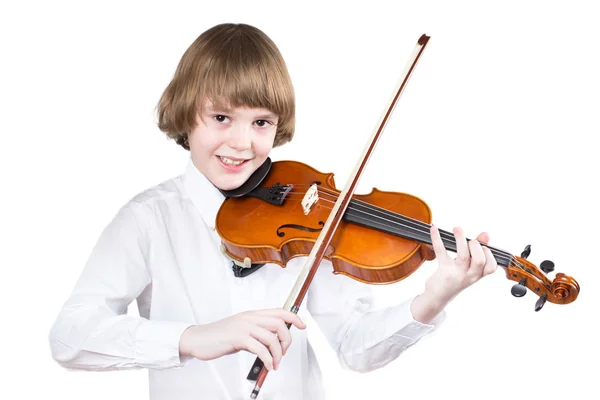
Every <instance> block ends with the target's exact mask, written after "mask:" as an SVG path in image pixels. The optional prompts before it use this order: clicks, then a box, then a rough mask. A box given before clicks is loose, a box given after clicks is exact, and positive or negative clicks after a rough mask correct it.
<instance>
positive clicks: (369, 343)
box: [49, 159, 445, 400]
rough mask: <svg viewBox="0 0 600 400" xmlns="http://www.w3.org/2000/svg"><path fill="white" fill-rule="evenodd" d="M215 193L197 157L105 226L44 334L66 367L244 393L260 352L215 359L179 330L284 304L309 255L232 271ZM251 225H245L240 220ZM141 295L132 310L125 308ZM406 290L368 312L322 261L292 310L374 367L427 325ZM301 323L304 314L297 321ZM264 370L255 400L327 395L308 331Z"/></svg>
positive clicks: (212, 395)
mask: <svg viewBox="0 0 600 400" xmlns="http://www.w3.org/2000/svg"><path fill="white" fill-rule="evenodd" d="M223 201H224V197H223V195H222V194H221V193H220V192H219V191H218V190H217V189H216V188H215V187H214V186H213V185H212V184H211V183H210V181H208V180H207V179H206V178H205V177H204V176H203V175H202V174H201V173H200V172H199V171H198V170H197V169H196V167H195V166H194V164H193V163H192V161H191V159H190V161H189V164H188V167H187V169H186V171H185V173H184V174H182V175H180V176H178V177H175V178H173V179H170V180H168V181H165V182H163V183H161V184H159V185H157V186H155V187H153V188H150V189H147V190H145V191H143V192H141V193H139V194H138V195H137V196H135V197H134V198H132V199H131V200H130V201H129V202H128V203H127V204H125V205H124V206H123V207H122V208H121V209H120V210H119V212H118V213H117V214H116V216H115V217H114V219H113V220H112V221H111V222H110V223H109V224H108V226H107V227H106V228H105V230H104V231H103V232H102V234H101V236H100V238H99V240H98V242H97V244H96V246H95V247H94V249H93V251H92V252H91V254H90V257H89V259H88V261H87V263H86V265H85V268H84V270H83V272H82V275H81V276H80V278H79V280H78V281H77V283H76V286H75V288H74V290H73V292H72V294H71V296H70V297H69V298H68V300H67V301H66V303H65V304H64V308H63V309H62V310H61V312H60V314H59V315H58V317H57V319H56V322H55V323H54V325H53V326H52V329H51V332H50V338H49V341H50V347H51V351H52V355H53V357H54V359H55V360H56V361H57V362H58V363H60V364H61V365H62V366H64V367H67V368H78V369H87V370H111V369H129V368H147V369H148V371H149V381H150V399H152V400H188V399H189V400H191V399H194V400H198V399H230V400H237V399H247V398H249V395H250V393H251V391H252V388H253V387H254V383H253V382H250V381H248V380H246V375H247V374H248V371H249V369H250V367H251V366H252V364H253V362H254V360H255V359H256V356H255V355H254V354H251V353H249V352H244V351H240V352H238V353H236V354H233V355H228V356H224V357H220V358H218V359H215V360H212V361H201V360H197V359H195V358H189V359H180V357H179V339H180V336H181V334H182V332H183V331H184V330H185V329H186V328H187V327H188V326H190V325H192V324H206V323H210V322H213V321H216V320H220V319H223V318H226V317H228V316H231V315H233V314H237V313H240V312H243V311H246V310H252V309H267V308H275V307H282V306H283V305H284V303H285V301H286V299H287V297H288V295H289V293H290V290H291V288H292V286H293V285H294V283H295V281H296V278H297V277H298V274H299V271H300V268H301V267H302V265H303V261H304V260H305V257H298V258H296V259H293V260H291V261H290V262H289V263H288V264H287V267H286V268H282V267H281V266H279V265H277V264H266V265H265V266H263V267H262V268H261V269H259V270H258V271H256V272H254V273H253V274H251V275H249V276H247V277H244V278H237V277H235V276H234V274H233V272H232V269H231V261H229V260H227V259H226V258H225V257H224V256H223V255H222V254H221V252H220V251H219V244H220V239H219V236H218V234H217V233H216V231H215V228H214V225H215V217H216V214H217V211H218V210H219V208H220V206H221V204H222V202H223ZM248 229H251V227H248ZM134 300H137V302H138V309H139V311H140V316H139V317H138V316H133V315H127V307H128V305H129V304H130V303H131V302H132V301H134ZM411 301H412V299H410V300H409V301H406V302H404V303H402V304H400V305H398V306H396V307H391V308H387V309H382V310H377V311H373V312H369V311H372V307H373V300H372V297H371V294H370V287H369V285H367V284H363V283H360V282H357V281H354V280H353V279H351V278H348V277H345V276H342V275H334V274H333V273H332V266H331V263H330V262H328V261H323V263H322V264H321V266H320V267H319V270H318V272H317V274H316V275H315V277H314V280H313V282H312V283H311V286H310V289H309V291H308V293H307V296H306V298H305V299H304V302H303V304H302V307H301V308H300V311H299V313H298V314H299V316H300V317H301V318H302V317H303V316H305V315H306V313H310V315H311V317H312V318H313V319H314V321H316V323H317V324H318V326H319V328H320V329H321V330H322V331H323V333H324V335H325V336H326V337H327V339H328V342H329V343H330V344H331V346H332V347H333V349H335V350H336V352H337V353H338V355H339V360H340V363H341V365H342V366H343V367H345V368H351V369H354V370H358V371H370V370H373V369H376V368H379V367H382V366H384V365H386V364H387V363H389V362H390V361H392V360H393V359H395V358H396V357H398V356H399V355H400V354H401V353H402V352H403V351H404V350H405V349H406V348H408V347H409V346H411V345H413V344H414V343H416V342H417V341H418V340H419V339H420V338H422V337H423V336H424V335H426V334H428V333H429V332H431V331H432V330H433V329H435V327H436V326H437V325H439V323H441V322H442V321H443V319H444V317H445V314H444V313H443V312H442V313H441V314H440V315H438V317H437V318H436V319H435V320H434V321H433V322H432V323H431V324H422V323H420V322H418V321H416V320H414V319H413V316H412V314H411V312H410V303H411ZM304 320H305V321H306V318H304ZM291 334H292V344H291V346H290V348H289V349H288V352H287V353H286V355H285V356H284V357H283V358H282V360H281V364H280V367H279V369H278V370H276V371H271V372H270V373H269V375H268V376H267V379H266V380H265V383H264V385H263V387H262V389H261V392H260V394H259V397H258V398H259V399H264V400H276V399H286V400H294V399H298V400H300V399H311V400H319V399H323V398H324V391H323V387H322V384H321V372H320V369H319V366H318V363H317V359H316V357H315V354H314V353H313V350H312V348H311V346H310V344H309V343H308V341H307V336H306V330H300V329H297V328H295V327H293V326H292V328H291Z"/></svg>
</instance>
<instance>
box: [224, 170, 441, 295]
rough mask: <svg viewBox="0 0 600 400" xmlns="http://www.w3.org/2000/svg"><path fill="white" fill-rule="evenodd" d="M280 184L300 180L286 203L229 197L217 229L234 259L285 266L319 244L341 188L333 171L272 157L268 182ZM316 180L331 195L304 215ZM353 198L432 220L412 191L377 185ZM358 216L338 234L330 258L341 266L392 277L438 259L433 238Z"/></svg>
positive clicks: (347, 271)
mask: <svg viewBox="0 0 600 400" xmlns="http://www.w3.org/2000/svg"><path fill="white" fill-rule="evenodd" d="M277 183H280V184H288V183H290V184H291V185H293V187H292V188H291V191H290V192H288V193H287V195H286V196H285V199H283V202H282V204H281V205H275V204H271V203H268V202H267V201H265V199H263V198H259V197H252V196H244V197H238V198H228V199H227V200H226V201H225V202H224V203H223V206H222V207H221V209H220V210H219V213H218V214H217V219H216V229H217V231H218V233H219V235H220V236H221V238H222V240H223V244H224V247H225V249H226V253H227V256H229V257H230V258H232V259H235V260H238V261H239V262H243V260H244V259H245V258H246V257H248V258H249V259H250V261H251V263H254V264H259V263H267V262H274V263H277V264H279V265H281V266H282V267H285V265H286V263H287V262H288V260H290V259H291V258H294V257H299V256H306V255H308V254H309V253H310V251H311V250H312V247H313V244H314V243H315V241H316V240H317V237H318V236H319V233H320V232H321V228H322V227H323V225H324V224H325V221H326V220H327V218H328V217H329V214H330V212H331V208H332V204H333V203H334V202H335V200H336V199H337V196H338V195H339V193H340V191H339V190H338V189H337V188H336V187H335V182H334V175H333V174H332V173H328V174H326V173H322V172H319V171H317V170H316V169H314V168H312V167H310V166H308V165H306V164H304V163H301V162H298V161H278V162H274V163H273V164H272V166H271V169H270V171H269V173H268V174H267V176H266V177H265V178H264V180H263V181H262V184H261V187H262V188H270V187H272V186H273V185H276V184H277ZM314 183H316V184H317V185H318V187H319V191H321V192H324V191H327V194H326V195H325V196H323V194H319V196H320V198H319V200H318V201H317V202H316V203H315V205H314V207H313V208H312V209H311V210H310V212H309V213H308V214H307V215H305V213H304V211H303V208H302V206H301V199H302V197H303V195H304V193H305V192H306V190H308V188H309V187H310V185H312V184H314ZM353 200H358V201H361V202H364V203H367V204H369V205H373V206H376V207H380V208H381V209H385V210H387V211H391V212H396V213H399V214H403V215H405V216H408V217H411V218H413V219H415V220H419V221H422V222H425V223H429V222H431V210H430V208H429V206H428V205H427V204H426V203H425V202H423V201H422V200H421V199H419V198H417V197H415V196H412V195H409V194H405V193H396V192H384V191H380V190H377V189H373V190H372V192H371V193H369V194H364V195H354V196H353ZM358 222H359V223H361V222H362V224H359V223H357V222H351V221H348V219H347V218H342V221H341V222H340V225H339V226H338V229H337V231H336V233H335V235H334V236H333V239H332V241H331V243H330V245H329V247H328V249H327V251H326V253H325V258H326V259H328V260H330V261H331V263H332V264H333V270H334V273H339V274H344V275H347V276H350V277H351V278H353V279H356V280H358V281H361V282H366V283H371V284H377V283H386V284H387V283H393V282H397V281H400V280H402V279H404V278H406V277H407V276H409V275H410V274H412V273H413V272H414V271H415V270H416V269H417V268H418V267H419V266H420V265H422V264H423V262H424V261H427V260H433V259H434V258H435V254H434V252H433V248H432V247H431V246H429V245H427V244H424V243H418V242H415V241H414V240H409V239H406V238H403V237H400V236H398V235H395V234H392V233H386V232H382V231H381V230H377V229H376V228H374V227H373V226H368V225H370V224H369V223H368V221H366V220H363V221H358ZM249 231H251V234H250V235H249Z"/></svg>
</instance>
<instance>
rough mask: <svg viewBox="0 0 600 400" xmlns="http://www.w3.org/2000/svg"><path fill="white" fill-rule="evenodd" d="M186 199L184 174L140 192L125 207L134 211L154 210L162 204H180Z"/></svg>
mask: <svg viewBox="0 0 600 400" xmlns="http://www.w3.org/2000/svg"><path fill="white" fill-rule="evenodd" d="M184 197H186V195H185V191H184V189H183V174H180V175H177V176H174V177H172V178H169V179H166V180H164V181H162V182H159V183H158V184H156V185H154V186H151V187H149V188H147V189H144V190H142V191H141V192H138V193H137V194H135V195H134V196H133V197H131V198H130V200H129V201H128V202H127V204H126V205H125V207H128V208H132V209H138V210H139V209H141V208H154V207H155V206H156V205H158V204H161V203H163V204H164V203H169V202H175V203H180V202H181V200H182V199H183V198H184Z"/></svg>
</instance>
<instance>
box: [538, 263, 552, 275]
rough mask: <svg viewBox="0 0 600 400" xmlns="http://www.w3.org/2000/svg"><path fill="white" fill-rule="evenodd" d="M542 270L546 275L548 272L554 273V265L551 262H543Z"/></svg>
mask: <svg viewBox="0 0 600 400" xmlns="http://www.w3.org/2000/svg"><path fill="white" fill-rule="evenodd" d="M540 268H541V269H542V271H544V273H545V274H547V273H548V272H552V271H554V263H553V262H552V261H550V260H545V261H542V263H541V264H540Z"/></svg>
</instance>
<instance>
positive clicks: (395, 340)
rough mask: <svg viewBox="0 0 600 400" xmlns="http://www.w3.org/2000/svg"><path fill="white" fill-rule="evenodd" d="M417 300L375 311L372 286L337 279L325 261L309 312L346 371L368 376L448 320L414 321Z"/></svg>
mask: <svg viewBox="0 0 600 400" xmlns="http://www.w3.org/2000/svg"><path fill="white" fill-rule="evenodd" d="M413 299H414V298H409V299H408V300H405V301H404V302H402V303H400V304H398V305H396V306H391V307H386V308H381V309H375V308H374V298H373V296H372V291H371V288H370V285H368V284H365V283H361V282H358V281H356V280H354V279H352V278H350V277H347V276H344V275H341V274H338V275H334V274H333V267H332V265H331V263H330V262H328V261H323V263H322V264H321V266H320V267H319V270H318V271H317V273H316V276H315V278H314V280H313V282H312V284H311V286H310V288H309V292H308V295H307V308H308V310H309V312H310V314H311V316H312V317H313V319H314V320H315V322H316V323H317V324H318V325H319V328H320V329H321V331H322V332H323V333H324V335H325V337H326V338H327V340H328V342H329V344H330V345H331V346H332V347H333V349H334V350H336V352H337V354H338V358H339V361H340V363H341V364H342V366H343V367H345V368H348V369H352V370H354V371H358V372H368V371H372V370H375V369H378V368H381V367H383V366H385V365H386V364H388V363H390V362H391V361H393V360H395V359H396V358H397V357H398V356H400V354H402V352H404V351H405V350H406V349H408V348H409V347H410V346H412V345H414V344H415V343H417V342H418V341H419V340H420V339H421V338H423V337H424V336H426V335H428V334H429V333H431V332H432V331H434V330H435V329H437V327H438V326H439V325H440V324H441V323H442V322H443V321H444V320H445V318H446V313H445V311H442V312H441V313H440V314H438V315H437V316H436V317H435V318H434V319H433V320H432V321H431V323H430V324H423V323H421V322H419V321H417V320H415V319H414V317H413V315H412V313H411V311H410V306H411V304H412V301H413Z"/></svg>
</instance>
